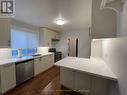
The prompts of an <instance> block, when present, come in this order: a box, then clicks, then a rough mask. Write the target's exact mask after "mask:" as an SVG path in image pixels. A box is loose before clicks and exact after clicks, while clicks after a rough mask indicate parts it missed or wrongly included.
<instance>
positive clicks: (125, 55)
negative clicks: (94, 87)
mask: <svg viewBox="0 0 127 95" xmlns="http://www.w3.org/2000/svg"><path fill="white" fill-rule="evenodd" d="M102 46H103V47H102V51H103V59H104V61H105V62H106V63H107V65H108V66H109V67H110V68H111V69H112V71H113V72H114V73H115V74H116V76H117V77H118V84H119V90H120V95H127V38H117V39H107V40H103V43H102Z"/></svg>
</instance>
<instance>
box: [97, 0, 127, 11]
mask: <svg viewBox="0 0 127 95" xmlns="http://www.w3.org/2000/svg"><path fill="white" fill-rule="evenodd" d="M124 2H125V0H102V3H101V6H100V9H112V10H113V11H115V12H117V13H119V12H121V11H122V7H123V3H124Z"/></svg>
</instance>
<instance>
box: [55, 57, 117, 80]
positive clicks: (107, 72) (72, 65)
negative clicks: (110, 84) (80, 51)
mask: <svg viewBox="0 0 127 95" xmlns="http://www.w3.org/2000/svg"><path fill="white" fill-rule="evenodd" d="M55 65H56V66H60V67H65V68H69V69H73V70H77V71H82V72H85V73H88V74H91V75H94V76H98V77H102V78H105V79H109V80H114V81H117V77H116V75H115V74H114V73H113V72H112V70H111V69H110V68H109V67H108V66H107V64H106V63H105V62H104V61H103V60H102V59H100V58H90V59H87V58H76V57H66V58H64V59H62V60H60V61H58V62H56V63H55Z"/></svg>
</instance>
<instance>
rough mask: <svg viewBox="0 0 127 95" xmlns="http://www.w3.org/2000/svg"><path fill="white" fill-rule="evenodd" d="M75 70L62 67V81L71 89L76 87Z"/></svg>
mask: <svg viewBox="0 0 127 95" xmlns="http://www.w3.org/2000/svg"><path fill="white" fill-rule="evenodd" d="M74 77H75V74H74V71H72V70H69V69H66V68H61V69H60V83H61V84H62V85H64V86H66V87H68V88H70V89H74Z"/></svg>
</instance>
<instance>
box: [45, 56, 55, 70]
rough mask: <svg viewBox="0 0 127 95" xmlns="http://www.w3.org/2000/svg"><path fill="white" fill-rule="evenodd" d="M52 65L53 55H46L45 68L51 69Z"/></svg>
mask: <svg viewBox="0 0 127 95" xmlns="http://www.w3.org/2000/svg"><path fill="white" fill-rule="evenodd" d="M53 63H54V56H53V55H48V56H47V57H46V65H47V68H51V67H52V66H53Z"/></svg>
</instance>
